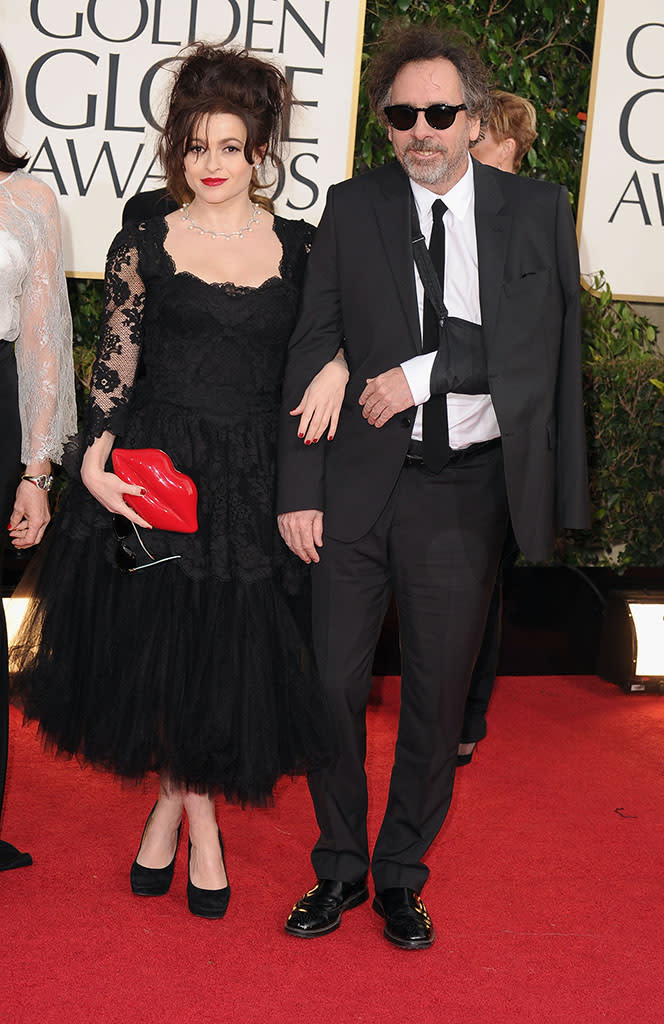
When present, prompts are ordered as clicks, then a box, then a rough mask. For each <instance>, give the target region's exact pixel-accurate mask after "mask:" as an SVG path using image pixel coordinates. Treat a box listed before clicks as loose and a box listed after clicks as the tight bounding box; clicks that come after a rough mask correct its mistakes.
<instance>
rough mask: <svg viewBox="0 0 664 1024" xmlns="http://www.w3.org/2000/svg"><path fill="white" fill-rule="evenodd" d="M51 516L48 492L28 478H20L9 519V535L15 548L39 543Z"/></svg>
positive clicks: (28, 546)
mask: <svg viewBox="0 0 664 1024" xmlns="http://www.w3.org/2000/svg"><path fill="white" fill-rule="evenodd" d="M50 518H51V513H50V510H49V507H48V493H47V491H43V490H42V489H41V488H40V487H36V486H35V485H34V484H33V483H30V481H29V480H21V482H20V484H19V485H18V488H17V489H16V500H15V502H14V508H13V511H12V514H11V516H10V519H9V527H8V529H9V537H10V539H11V542H12V544H13V545H14V547H15V548H31V547H32V545H33V544H39V541H40V540H41V539H42V537H43V536H44V530H45V529H46V526H47V525H48V521H49V519H50Z"/></svg>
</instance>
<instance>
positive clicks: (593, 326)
mask: <svg viewBox="0 0 664 1024" xmlns="http://www.w3.org/2000/svg"><path fill="white" fill-rule="evenodd" d="M581 315H582V327H583V334H582V342H583V360H584V363H586V364H590V366H592V364H593V363H601V362H602V361H603V360H605V359H609V358H611V357H614V358H615V357H626V358H630V359H638V358H639V357H640V356H642V355H655V354H656V353H657V351H658V349H657V329H656V328H655V326H654V325H653V324H651V323H650V321H649V320H648V318H647V317H645V316H641V315H640V314H639V313H637V312H636V310H635V309H634V307H633V306H631V305H630V303H629V302H624V301H622V300H620V299H614V298H613V295H612V293H611V289H610V288H609V285H608V283H607V281H606V280H605V279H604V277H603V276H602V275H601V274H598V275H597V276H596V277H595V278H594V279H593V281H592V282H591V288H589V289H584V290H583V291H582V292H581Z"/></svg>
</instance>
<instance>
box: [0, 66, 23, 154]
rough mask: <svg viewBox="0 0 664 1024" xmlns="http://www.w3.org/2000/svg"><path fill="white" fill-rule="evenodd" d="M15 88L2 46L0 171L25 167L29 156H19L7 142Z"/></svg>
mask: <svg viewBox="0 0 664 1024" xmlns="http://www.w3.org/2000/svg"><path fill="white" fill-rule="evenodd" d="M13 96H14V88H13V86H12V75H11V71H10V70H9V61H8V60H7V55H6V53H5V51H4V50H3V48H2V46H0V171H15V170H17V169H18V168H19V167H25V165H26V164H27V162H28V158H27V156H26V155H25V154H23V156H19V155H18V154H17V153H14V151H13V150H12V149H10V147H9V146H8V144H7V138H6V135H5V132H6V129H7V119H8V118H9V115H10V113H11V109H12V99H13Z"/></svg>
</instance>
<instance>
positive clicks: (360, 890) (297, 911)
mask: <svg viewBox="0 0 664 1024" xmlns="http://www.w3.org/2000/svg"><path fill="white" fill-rule="evenodd" d="M368 899H369V890H368V889H367V880H366V878H360V879H358V881H357V882H337V881H335V880H334V879H333V878H321V879H320V880H319V881H318V883H317V884H316V885H315V886H314V887H313V889H310V890H309V892H307V893H305V894H304V896H303V897H302V899H301V900H298V901H297V903H296V904H295V906H294V907H293V909H292V910H291V912H290V914H289V915H288V920H287V921H286V925H285V928H286V931H287V932H288V934H289V935H299V936H300V938H303V939H313V938H316V936H317V935H327V934H328V933H329V932H333V931H334V930H335V929H336V928H338V927H339V925H340V924H341V915H342V914H343V912H344V910H351V909H352V908H353V907H359V905H360V903H364V902H365V900H368Z"/></svg>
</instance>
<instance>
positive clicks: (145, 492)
mask: <svg viewBox="0 0 664 1024" xmlns="http://www.w3.org/2000/svg"><path fill="white" fill-rule="evenodd" d="M147 493H148V492H147V491H146V490H145V487H141V494H142V495H143V494H147Z"/></svg>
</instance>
